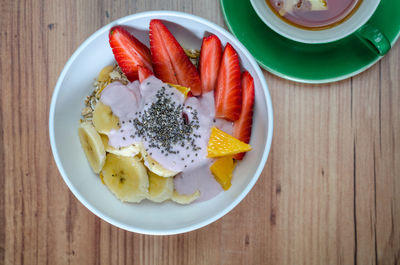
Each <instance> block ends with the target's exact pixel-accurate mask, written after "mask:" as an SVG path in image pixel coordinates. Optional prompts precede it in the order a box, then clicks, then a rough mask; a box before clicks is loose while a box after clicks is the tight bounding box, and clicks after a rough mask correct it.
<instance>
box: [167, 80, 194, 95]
mask: <svg viewBox="0 0 400 265" xmlns="http://www.w3.org/2000/svg"><path fill="white" fill-rule="evenodd" d="M167 84H168V85H170V86H172V87H175V88H176V90H178V91H179V92H181V93H182V94H183V95H184V96H185V97H187V94H188V93H189V91H190V88H188V87H185V86H180V85H175V84H171V83H167Z"/></svg>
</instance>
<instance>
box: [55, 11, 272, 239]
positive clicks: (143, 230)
mask: <svg viewBox="0 0 400 265" xmlns="http://www.w3.org/2000/svg"><path fill="white" fill-rule="evenodd" d="M156 16H164V17H165V18H164V19H168V17H173V18H177V17H178V18H185V19H189V20H192V21H195V22H198V23H201V24H204V25H207V26H209V27H210V28H213V29H215V30H216V31H219V32H221V33H223V34H225V35H227V36H229V37H230V39H231V40H232V42H233V43H234V44H235V45H236V46H237V47H239V49H240V50H241V51H242V52H243V53H244V54H245V57H247V59H248V60H249V62H250V64H251V66H252V67H253V68H254V70H255V71H256V73H257V75H258V76H259V77H260V82H261V86H262V89H263V90H264V95H265V102H266V108H267V111H268V132H267V141H266V142H265V147H264V153H263V155H262V158H261V161H260V164H259V165H258V167H257V170H256V172H255V174H254V176H253V177H252V179H251V180H250V182H249V184H248V185H247V186H246V188H245V189H243V191H242V192H241V193H240V194H239V196H237V197H236V198H235V199H234V200H233V201H232V202H231V203H230V204H229V205H228V206H227V207H225V208H224V209H223V210H222V211H220V212H218V213H217V214H215V215H214V216H211V217H209V218H207V219H204V220H203V221H201V222H198V223H196V224H192V225H187V226H183V227H180V228H174V229H167V230H166V229H163V230H156V229H146V228H141V227H136V226H131V225H127V224H125V223H122V222H120V221H117V220H115V219H113V218H112V217H110V216H107V215H106V214H104V213H103V212H101V211H100V210H98V209H97V208H96V207H95V206H93V205H92V204H90V203H89V202H88V201H87V200H86V199H85V197H84V196H83V195H82V194H81V193H80V192H79V191H78V190H77V189H76V188H75V186H74V184H73V183H72V182H71V181H70V179H69V178H68V175H67V173H66V172H65V170H64V167H63V165H62V163H61V159H60V157H59V154H58V150H57V148H56V140H55V130H54V118H55V107H56V101H57V99H58V94H59V91H60V88H61V84H62V82H63V80H64V78H65V75H66V74H67V72H68V71H69V69H70V67H71V65H72V63H73V61H74V60H75V59H76V58H77V57H78V56H79V55H80V53H81V52H82V51H83V49H84V48H85V47H86V46H87V45H88V44H89V43H91V42H92V41H93V40H94V39H95V38H97V37H98V36H99V35H101V34H104V33H105V32H108V31H109V30H110V28H111V27H113V26H115V25H121V24H124V23H126V22H128V21H131V20H133V19H138V18H143V17H156ZM272 135H273V110H272V101H271V96H270V93H269V89H268V86H267V82H266V80H265V78H264V74H263V73H262V71H261V69H260V67H259V65H258V64H257V63H256V61H255V59H254V58H253V56H252V55H251V54H250V52H249V51H248V50H247V49H246V47H245V46H244V45H243V44H242V43H241V42H240V41H239V40H238V39H237V38H236V37H235V36H233V35H232V34H231V33H230V32H228V31H227V30H225V29H224V28H222V27H221V26H219V25H217V24H215V23H213V22H210V21H208V20H206V19H204V18H201V17H198V16H195V15H192V14H188V13H184V12H179V11H164V10H161V11H160V10H156V11H146V12H140V13H135V14H132V15H128V16H125V17H122V18H119V19H117V20H114V21H112V22H110V23H108V24H107V25H105V26H103V27H101V28H100V29H98V30H97V31H96V32H94V33H93V34H92V35H90V36H89V37H88V38H87V39H86V40H85V41H84V42H83V43H81V44H80V45H79V47H78V48H77V49H76V50H75V52H74V53H73V54H72V55H71V57H70V58H69V59H68V61H67V62H66V64H65V65H64V67H63V70H62V72H61V74H60V76H59V78H58V80H57V83H56V86H55V88H54V91H53V95H52V99H51V103H50V112H49V138H50V145H51V150H52V153H53V158H54V161H55V162H56V165H57V168H58V170H59V172H60V174H61V176H62V178H63V180H64V182H65V183H66V184H67V186H68V188H69V189H70V191H71V192H72V194H74V196H75V197H76V198H77V199H78V200H79V201H80V202H81V203H82V204H83V205H84V206H85V207H86V208H88V209H89V210H90V211H91V212H92V213H93V214H95V215H96V216H97V217H99V218H101V219H103V220H104V221H106V222H108V223H110V224H112V225H114V226H116V227H119V228H121V229H124V230H127V231H130V232H136V233H141V234H148V235H173V234H180V233H185V232H189V231H193V230H196V229H199V228H202V227H204V226H206V225H208V224H210V223H213V222H214V221H216V220H218V219H219V218H221V217H222V216H224V215H225V214H227V213H228V212H230V211H231V210H232V209H233V208H234V207H235V206H236V205H238V204H239V203H240V202H241V201H242V200H243V199H244V197H245V196H246V195H247V194H248V193H249V191H250V190H251V189H252V188H253V186H254V184H255V183H256V182H257V180H258V178H259V176H260V174H261V172H262V171H263V169H264V166H265V164H266V161H267V158H268V155H269V152H270V149H271V143H272Z"/></svg>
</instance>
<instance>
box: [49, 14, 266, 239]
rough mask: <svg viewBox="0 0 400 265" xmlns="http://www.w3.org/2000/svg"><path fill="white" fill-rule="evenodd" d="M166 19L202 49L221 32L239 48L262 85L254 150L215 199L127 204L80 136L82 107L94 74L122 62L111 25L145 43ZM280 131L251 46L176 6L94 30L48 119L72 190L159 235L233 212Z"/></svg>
mask: <svg viewBox="0 0 400 265" xmlns="http://www.w3.org/2000/svg"><path fill="white" fill-rule="evenodd" d="M155 18H157V19H160V20H162V21H163V22H164V23H165V25H166V26H167V27H168V28H169V29H170V31H171V32H172V33H173V35H174V36H175V37H176V39H177V40H178V41H179V42H180V44H181V45H182V46H183V47H185V48H189V49H200V46H201V42H202V38H203V36H205V35H208V34H210V33H212V34H215V35H217V36H218V37H219V38H220V40H221V42H222V44H223V45H225V44H226V43H227V42H229V43H230V44H231V45H232V46H233V47H234V48H235V49H236V51H237V52H238V54H239V57H240V64H241V67H242V68H244V69H246V70H247V71H249V72H250V74H251V75H252V76H253V78H254V84H255V105H254V116H253V131H252V136H251V141H250V144H251V145H252V146H253V150H252V151H251V152H249V153H248V154H247V155H246V156H245V158H244V159H243V160H242V161H241V162H240V163H238V166H237V168H236V169H235V172H234V175H233V179H232V186H231V188H230V189H229V190H228V191H225V192H222V193H220V194H219V195H218V196H216V197H215V198H213V199H211V200H208V201H204V202H199V203H192V204H190V205H178V204H175V203H173V202H170V201H167V202H164V203H162V204H156V203H152V202H150V201H143V202H141V203H140V204H133V203H122V202H121V201H119V200H118V199H117V198H116V197H115V196H113V194H112V193H111V192H110V191H109V190H108V189H107V187H106V186H105V185H103V184H102V182H101V181H100V180H99V177H98V175H96V174H95V173H93V171H92V170H91V168H90V166H89V164H88V162H87V159H86V157H85V154H84V152H83V150H82V148H81V145H80V142H79V137H78V133H77V130H78V126H79V118H80V112H81V109H82V108H83V104H84V103H83V102H84V99H85V97H86V96H87V95H89V94H90V92H91V91H92V90H93V86H92V84H93V80H94V78H95V77H96V76H97V75H98V73H99V72H100V70H101V69H102V68H103V67H104V66H106V65H110V64H113V63H115V59H114V56H113V53H112V50H111V48H110V46H109V43H108V33H109V30H110V29H111V28H112V27H113V26H115V25H124V26H126V27H129V29H130V32H131V33H133V34H134V35H135V36H136V37H137V38H138V39H139V40H140V41H142V42H143V43H144V44H146V45H149V39H148V33H149V32H148V27H149V23H150V20H151V19H155ZM272 130H273V115H272V104H271V99H270V95H269V91H268V87H267V84H266V81H265V79H264V75H263V73H262V72H261V70H260V68H259V66H258V65H257V63H256V62H255V60H254V58H253V57H252V56H251V54H250V53H249V52H248V51H247V50H246V48H245V47H244V46H243V45H242V44H241V43H240V42H239V41H238V40H237V39H236V38H235V37H233V36H232V35H231V34H230V33H229V32H227V31H226V30H224V29H223V28H221V27H219V26H217V25H215V24H213V23H211V22H209V21H207V20H205V19H203V18H199V17H196V16H193V15H190V14H186V13H180V12H173V11H151V12H144V13H138V14H134V15H130V16H127V17H124V18H121V19H118V20H116V21H114V22H112V23H110V24H108V25H106V26H104V27H103V28H101V29H100V30H98V31H97V32H95V33H94V34H93V35H92V36H90V37H89V38H88V39H87V40H86V41H85V42H84V43H83V44H82V45H80V47H79V48H78V49H77V50H76V51H75V53H74V54H73V55H72V56H71V58H70V59H69V60H68V62H67V63H66V65H65V67H64V69H63V71H62V72H61V74H60V77H59V79H58V81H57V84H56V87H55V90H54V93H53V97H52V101H51V106H50V117H49V132H50V143H51V148H52V151H53V156H54V160H55V162H56V164H57V167H58V169H59V171H60V173H61V176H62V177H63V179H64V181H65V183H66V184H67V185H68V187H69V189H70V190H71V191H72V193H73V194H74V195H75V196H76V197H77V198H78V200H79V201H80V202H82V203H83V204H84V205H85V206H86V207H87V208H88V209H89V210H90V211H92V212H93V213H94V214H95V215H97V216H98V217H100V218H102V219H103V220H105V221H107V222H109V223H111V224H113V225H115V226H117V227H120V228H122V229H125V230H128V231H132V232H137V233H143V234H152V235H170V234H178V233H183V232H188V231H192V230H195V229H198V228H200V227H203V226H205V225H207V224H210V223H212V222H214V221H215V220H217V219H219V218H221V217H222V216H223V215H225V214H226V213H228V212H229V211H230V210H232V209H233V208H234V207H235V206H236V205H237V204H238V203H239V202H240V201H241V200H242V199H243V198H244V197H245V196H246V195H247V193H248V192H249V191H250V190H251V188H252V187H253V186H254V184H255V183H256V181H257V179H258V177H259V176H260V174H261V172H262V170H263V168H264V165H265V163H266V161H267V157H268V154H269V151H270V146H271V140H272Z"/></svg>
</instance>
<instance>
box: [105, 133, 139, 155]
mask: <svg viewBox="0 0 400 265" xmlns="http://www.w3.org/2000/svg"><path fill="white" fill-rule="evenodd" d="M100 136H101V140H102V142H103V145H104V148H105V150H106V152H108V153H112V154H114V155H119V156H136V155H137V154H139V153H140V150H141V147H140V143H137V144H131V145H129V146H126V147H121V148H115V147H112V146H111V145H109V144H108V136H107V135H105V134H101V135H100Z"/></svg>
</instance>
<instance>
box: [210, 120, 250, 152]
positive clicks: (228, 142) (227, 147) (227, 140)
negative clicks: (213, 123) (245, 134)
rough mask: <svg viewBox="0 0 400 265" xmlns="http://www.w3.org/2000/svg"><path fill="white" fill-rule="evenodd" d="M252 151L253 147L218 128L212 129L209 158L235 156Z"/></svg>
mask: <svg viewBox="0 0 400 265" xmlns="http://www.w3.org/2000/svg"><path fill="white" fill-rule="evenodd" d="M250 150H251V145H249V144H246V143H245V142H242V141H240V140H238V139H236V138H235V137H233V136H231V135H229V134H227V133H226V132H223V131H221V130H220V129H218V128H216V127H212V128H211V135H210V139H209V140H208V146H207V152H208V155H207V156H208V157H220V156H227V155H234V154H238V153H242V152H247V151H250Z"/></svg>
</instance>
